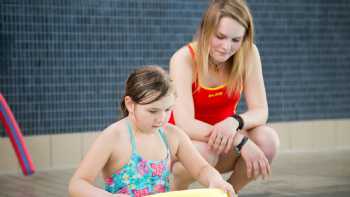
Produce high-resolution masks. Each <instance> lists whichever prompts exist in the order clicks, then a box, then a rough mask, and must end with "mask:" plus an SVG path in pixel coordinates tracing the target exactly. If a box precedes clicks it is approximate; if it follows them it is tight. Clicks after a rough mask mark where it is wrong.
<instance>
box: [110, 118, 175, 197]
mask: <svg viewBox="0 0 350 197" xmlns="http://www.w3.org/2000/svg"><path fill="white" fill-rule="evenodd" d="M128 132H129V136H130V141H131V145H132V153H131V157H130V160H129V162H128V163H127V164H125V165H124V166H123V167H122V168H121V169H119V170H117V171H116V172H115V173H113V174H112V176H111V177H109V178H106V179H105V190H106V191H108V192H111V193H122V194H128V195H130V196H135V197H141V196H146V195H151V194H155V193H161V192H168V191H170V187H169V175H170V151H169V144H168V141H167V138H166V136H165V134H164V131H163V129H162V128H160V129H159V130H158V132H159V135H160V137H161V139H162V141H163V142H164V144H165V146H166V148H167V156H166V158H165V159H164V160H160V161H154V160H145V159H143V158H142V157H141V156H140V155H139V154H138V153H137V149H136V143H135V139H134V135H133V132H132V129H131V126H130V125H129V124H128Z"/></svg>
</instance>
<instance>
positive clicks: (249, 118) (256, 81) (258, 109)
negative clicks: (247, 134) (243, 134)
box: [240, 45, 268, 130]
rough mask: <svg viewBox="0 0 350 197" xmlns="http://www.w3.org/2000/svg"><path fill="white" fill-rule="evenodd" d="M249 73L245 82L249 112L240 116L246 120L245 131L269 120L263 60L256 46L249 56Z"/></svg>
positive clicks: (245, 95)
mask: <svg viewBox="0 0 350 197" xmlns="http://www.w3.org/2000/svg"><path fill="white" fill-rule="evenodd" d="M248 64H249V65H250V67H251V69H250V70H249V71H248V74H247V77H246V80H245V82H244V90H243V91H244V97H245V101H246V104H247V111H246V112H244V113H242V114H240V115H241V117H242V118H243V120H244V127H243V129H244V130H249V129H251V128H254V127H257V126H259V125H263V124H266V121H267V118H268V105H267V99H266V92H265V85H264V79H263V73H262V68H261V67H262V66H261V60H260V55H259V50H258V48H257V47H256V46H255V45H254V46H253V48H252V53H250V55H249V56H248Z"/></svg>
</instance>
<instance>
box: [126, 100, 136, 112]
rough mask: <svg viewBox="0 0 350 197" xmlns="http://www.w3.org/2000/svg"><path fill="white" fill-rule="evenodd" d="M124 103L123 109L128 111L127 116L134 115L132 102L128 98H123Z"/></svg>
mask: <svg viewBox="0 0 350 197" xmlns="http://www.w3.org/2000/svg"><path fill="white" fill-rule="evenodd" d="M124 102H125V107H126V109H127V110H128V112H129V114H133V113H134V108H135V103H134V101H133V100H132V99H131V97H130V96H125V97H124Z"/></svg>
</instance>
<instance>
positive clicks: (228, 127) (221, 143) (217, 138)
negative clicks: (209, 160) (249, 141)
mask: <svg viewBox="0 0 350 197" xmlns="http://www.w3.org/2000/svg"><path fill="white" fill-rule="evenodd" d="M235 124H236V122H234V121H233V119H232V118H231V117H229V118H226V119H225V120H223V121H220V122H218V123H216V124H215V125H214V127H213V129H212V131H211V132H210V136H209V140H208V145H209V147H210V149H212V150H214V151H215V152H216V153H217V154H221V153H223V152H225V153H228V152H229V151H230V150H232V144H233V139H234V136H235V134H236V132H235V131H236V127H235Z"/></svg>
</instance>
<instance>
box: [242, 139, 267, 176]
mask: <svg viewBox="0 0 350 197" xmlns="http://www.w3.org/2000/svg"><path fill="white" fill-rule="evenodd" d="M241 156H242V158H243V160H244V162H245V164H246V168H247V176H248V178H251V177H253V178H254V179H256V178H258V176H259V175H261V176H262V178H263V179H266V178H267V177H269V176H270V173H271V170H270V164H269V161H268V160H267V158H266V156H265V154H264V153H263V152H262V151H261V150H260V148H259V147H258V146H257V145H256V144H255V143H254V142H253V141H251V140H248V142H247V143H246V144H245V145H244V146H243V147H242V149H241Z"/></svg>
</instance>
